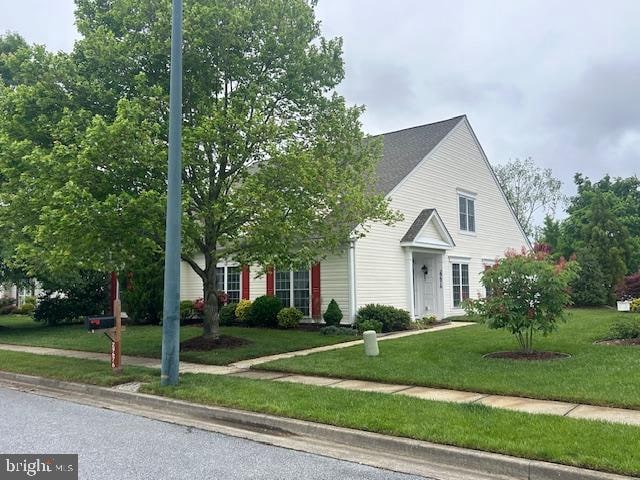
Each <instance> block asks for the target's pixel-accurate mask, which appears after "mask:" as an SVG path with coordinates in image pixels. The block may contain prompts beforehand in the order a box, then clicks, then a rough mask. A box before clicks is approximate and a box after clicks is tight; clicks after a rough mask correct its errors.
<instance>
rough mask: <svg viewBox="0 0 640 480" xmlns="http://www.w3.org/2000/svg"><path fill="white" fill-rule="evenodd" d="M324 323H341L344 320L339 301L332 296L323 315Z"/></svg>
mask: <svg viewBox="0 0 640 480" xmlns="http://www.w3.org/2000/svg"><path fill="white" fill-rule="evenodd" d="M322 318H323V319H324V323H326V324H327V325H340V321H341V320H342V310H340V307H339V306H338V303H337V302H336V301H335V300H334V299H333V298H332V299H331V301H330V302H329V305H327V311H326V312H324V314H323V315H322Z"/></svg>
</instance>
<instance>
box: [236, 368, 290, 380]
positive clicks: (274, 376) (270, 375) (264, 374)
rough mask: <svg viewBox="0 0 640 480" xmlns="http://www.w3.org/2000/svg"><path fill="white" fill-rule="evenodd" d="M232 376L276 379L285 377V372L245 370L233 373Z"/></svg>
mask: <svg viewBox="0 0 640 480" xmlns="http://www.w3.org/2000/svg"><path fill="white" fill-rule="evenodd" d="M233 376H234V377H243V378H252V379H254V380H276V379H278V378H282V377H286V376H287V374H286V373H280V372H261V371H259V370H246V371H242V372H239V373H234V374H233Z"/></svg>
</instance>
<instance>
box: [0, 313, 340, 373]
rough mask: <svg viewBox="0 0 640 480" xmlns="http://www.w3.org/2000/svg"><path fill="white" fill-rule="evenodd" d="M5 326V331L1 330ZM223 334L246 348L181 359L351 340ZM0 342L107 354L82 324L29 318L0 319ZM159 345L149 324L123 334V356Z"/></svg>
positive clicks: (190, 332)
mask: <svg viewBox="0 0 640 480" xmlns="http://www.w3.org/2000/svg"><path fill="white" fill-rule="evenodd" d="M3 327H4V328H3ZM201 333H202V329H201V328H200V327H194V326H186V327H181V328H180V338H181V339H182V340H185V339H187V338H191V337H196V336H198V335H200V334H201ZM222 333H223V334H224V335H233V336H235V337H242V338H245V339H247V340H250V341H251V342H252V343H251V344H249V345H246V346H242V347H238V348H233V349H224V350H214V351H210V352H183V353H181V354H180V359H181V360H184V361H188V362H197V363H206V364H211V365H226V364H229V363H232V362H235V361H238V360H244V359H246V358H255V357H262V356H264V355H272V354H276V353H283V352H291V351H293V350H303V349H305V348H313V347H319V346H322V345H329V344H333V343H339V342H343V341H347V340H353V337H348V336H335V337H334V336H324V335H321V334H320V333H318V332H309V331H299V330H272V329H263V328H242V327H222ZM0 343H11V344H16V345H34V346H38V347H51V348H64V349H70V350H84V351H88V352H104V353H108V352H109V351H110V348H111V344H110V343H109V340H108V339H107V338H106V337H105V336H104V335H103V334H102V333H94V334H91V333H89V332H87V331H86V330H85V329H84V327H82V326H81V325H60V326H57V327H43V326H41V325H39V324H37V323H35V322H34V321H33V320H32V319H31V318H30V317H24V316H17V315H14V316H0ZM161 345H162V327H159V326H152V325H137V326H129V327H127V329H126V331H124V332H123V334H122V353H123V354H125V355H134V356H139V357H155V358H159V357H160V354H161Z"/></svg>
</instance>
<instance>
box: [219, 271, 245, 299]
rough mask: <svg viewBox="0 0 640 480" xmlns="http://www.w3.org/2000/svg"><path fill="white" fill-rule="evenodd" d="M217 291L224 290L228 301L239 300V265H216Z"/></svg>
mask: <svg viewBox="0 0 640 480" xmlns="http://www.w3.org/2000/svg"><path fill="white" fill-rule="evenodd" d="M216 285H217V289H218V291H223V292H226V294H227V297H228V298H229V303H238V302H239V301H240V267H229V266H226V265H225V266H224V267H216Z"/></svg>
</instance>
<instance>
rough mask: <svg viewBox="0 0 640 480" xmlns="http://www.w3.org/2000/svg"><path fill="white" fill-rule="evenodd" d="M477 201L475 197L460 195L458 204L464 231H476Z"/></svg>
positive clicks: (461, 227)
mask: <svg viewBox="0 0 640 480" xmlns="http://www.w3.org/2000/svg"><path fill="white" fill-rule="evenodd" d="M475 203H476V201H475V200H474V199H473V198H470V197H466V196H463V195H460V196H459V197H458V204H459V210H460V230H462V231H463V232H475V231H476V206H475Z"/></svg>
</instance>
